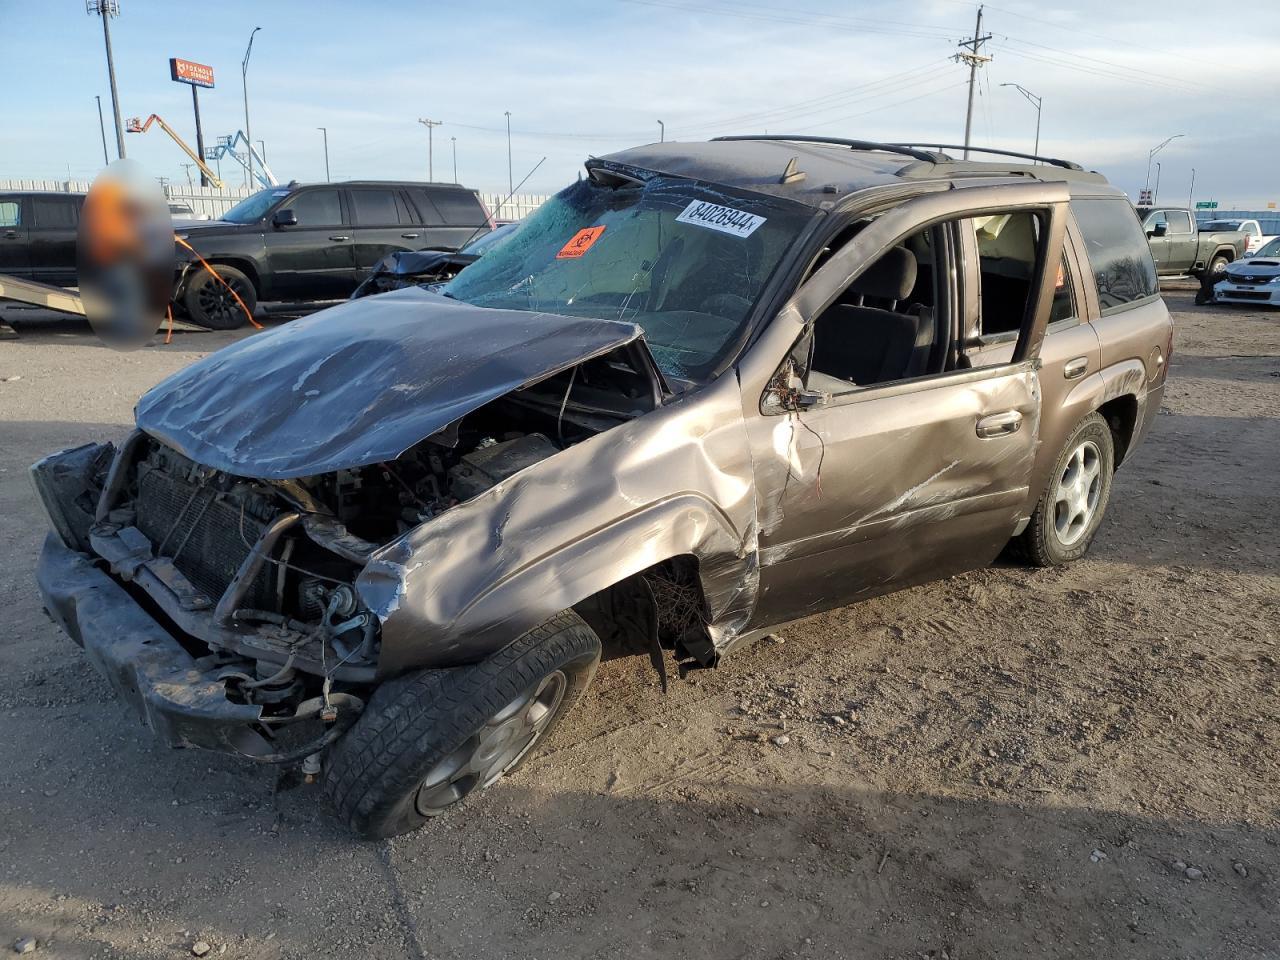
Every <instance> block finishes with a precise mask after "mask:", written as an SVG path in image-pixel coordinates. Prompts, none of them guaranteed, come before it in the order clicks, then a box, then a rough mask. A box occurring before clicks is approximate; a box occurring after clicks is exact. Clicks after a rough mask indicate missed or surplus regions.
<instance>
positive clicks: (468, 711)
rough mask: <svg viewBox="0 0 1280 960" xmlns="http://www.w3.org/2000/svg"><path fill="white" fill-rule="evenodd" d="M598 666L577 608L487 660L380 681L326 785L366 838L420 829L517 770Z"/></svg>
mask: <svg viewBox="0 0 1280 960" xmlns="http://www.w3.org/2000/svg"><path fill="white" fill-rule="evenodd" d="M599 663H600V638H599V637H598V636H596V634H595V631H593V630H592V629H591V628H590V627H589V626H587V624H586V623H585V622H584V621H583V620H582V618H581V617H579V616H578V615H577V614H576V613H574V612H573V611H571V610H570V611H565V612H564V613H561V614H558V615H557V616H555V617H553V618H552V619H551V620H549V621H548V622H547V623H545V624H543V625H542V626H540V627H538V628H537V629H534V630H531V631H529V632H528V633H527V634H525V635H524V636H523V637H521V638H520V639H518V640H516V641H515V642H513V643H511V644H510V645H508V646H506V647H504V648H503V649H502V650H500V651H498V652H497V653H495V654H494V655H493V656H491V657H489V658H488V659H487V660H482V661H481V662H480V663H477V664H473V665H471V666H466V667H454V668H451V669H447V670H422V671H419V672H418V673H414V674H409V675H407V676H404V677H400V678H398V679H396V680H393V681H391V682H389V683H386V684H383V685H382V686H381V687H380V688H379V689H378V690H377V692H375V693H374V695H373V697H372V699H371V700H370V701H369V706H368V707H367V708H366V709H365V711H364V713H363V714H361V716H360V719H359V720H358V721H357V722H356V725H355V726H354V727H352V729H351V730H350V732H348V733H347V734H346V736H344V737H343V738H342V739H341V740H339V741H338V743H337V744H336V745H335V747H334V748H333V751H332V753H331V755H330V757H329V760H328V770H327V772H326V774H325V791H326V792H327V793H328V794H329V797H330V799H331V800H332V801H333V804H334V806H335V807H336V808H337V812H338V815H339V816H340V817H341V818H342V819H343V820H344V821H346V823H347V824H348V825H349V826H350V827H351V829H352V830H353V831H355V832H356V833H357V834H359V835H361V836H363V837H366V838H369V839H377V838H380V837H393V836H396V835H397V834H401V833H408V832H409V831H411V830H416V829H417V828H418V827H420V826H422V825H423V824H424V823H426V821H427V820H428V819H429V818H431V817H434V816H438V815H440V814H442V813H444V812H445V811H446V810H449V809H450V808H452V807H454V806H455V805H457V804H459V803H461V802H462V801H463V800H464V799H465V798H466V797H467V796H468V795H469V794H470V793H472V792H473V791H475V790H482V789H484V788H485V787H487V786H489V785H490V784H491V783H493V782H494V781H495V780H497V779H498V778H499V777H502V776H503V775H504V774H508V773H511V772H512V771H513V770H515V769H516V768H517V767H518V766H519V765H520V764H521V763H522V762H523V761H524V760H525V759H526V758H527V757H528V756H529V755H530V754H531V753H533V751H534V750H535V749H536V748H537V746H538V745H539V744H540V743H541V742H542V741H543V740H544V739H545V738H546V737H547V736H548V735H549V734H550V733H551V731H552V730H553V729H554V728H555V725H556V724H557V723H558V722H559V720H560V718H561V717H563V716H564V715H565V714H566V713H567V712H568V711H569V709H570V707H572V706H573V704H574V703H575V702H577V700H578V699H579V698H580V697H581V696H582V693H583V691H584V690H585V689H586V688H587V685H588V684H590V683H591V678H592V677H593V676H594V675H595V670H596V666H597V665H598V664H599Z"/></svg>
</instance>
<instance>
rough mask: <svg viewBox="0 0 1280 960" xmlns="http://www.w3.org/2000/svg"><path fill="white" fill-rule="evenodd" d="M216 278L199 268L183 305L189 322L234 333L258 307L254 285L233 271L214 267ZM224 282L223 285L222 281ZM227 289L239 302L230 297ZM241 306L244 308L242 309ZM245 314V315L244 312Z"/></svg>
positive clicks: (191, 281) (230, 268) (245, 277)
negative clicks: (234, 294) (233, 292)
mask: <svg viewBox="0 0 1280 960" xmlns="http://www.w3.org/2000/svg"><path fill="white" fill-rule="evenodd" d="M214 269H215V270H217V271H218V277H221V278H222V280H219V279H218V277H215V276H214V275H213V274H212V273H210V272H209V270H208V269H207V268H206V267H201V268H200V269H199V270H198V271H197V272H196V274H195V276H193V277H192V278H191V279H190V280H189V281H188V282H187V289H186V292H185V293H184V294H183V295H182V304H183V306H184V307H186V309H187V313H188V314H189V315H190V317H191V322H192V323H194V324H197V325H198V326H201V327H207V328H208V329H210V330H235V329H237V328H239V327H243V326H244V325H245V323H247V322H248V320H249V317H250V316H252V315H253V311H254V308H256V307H257V305H258V295H257V292H256V291H255V290H254V289H253V282H252V281H251V280H250V279H249V278H248V277H247V276H245V275H244V274H243V273H241V272H240V271H239V270H237V269H236V268H235V267H226V266H215V267H214ZM224 280H225V281H226V282H225V283H223V282H222V281H224ZM228 286H230V287H231V289H232V290H234V291H235V292H236V296H238V297H239V298H240V300H239V301H237V300H236V297H235V296H232V295H231V290H228V289H227V287H228ZM241 303H243V304H244V306H243V307H242V306H241ZM246 310H247V311H248V313H246V312H245V311H246Z"/></svg>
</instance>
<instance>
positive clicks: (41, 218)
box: [32, 197, 80, 230]
mask: <svg viewBox="0 0 1280 960" xmlns="http://www.w3.org/2000/svg"><path fill="white" fill-rule="evenodd" d="M32 207H33V211H34V213H35V221H36V224H35V225H36V226H37V227H52V228H55V229H56V228H59V227H63V228H70V229H73V230H74V229H75V228H76V227H77V226H78V225H79V223H80V207H79V205H78V204H77V203H75V202H74V201H72V200H63V199H61V198H47V197H36V198H35V200H34V202H33V203H32Z"/></svg>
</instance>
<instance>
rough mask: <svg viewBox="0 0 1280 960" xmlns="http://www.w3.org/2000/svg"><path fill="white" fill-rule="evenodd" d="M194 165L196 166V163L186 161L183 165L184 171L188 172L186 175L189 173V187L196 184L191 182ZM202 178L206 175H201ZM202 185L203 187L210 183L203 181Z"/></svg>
mask: <svg viewBox="0 0 1280 960" xmlns="http://www.w3.org/2000/svg"><path fill="white" fill-rule="evenodd" d="M194 166H195V164H194V163H184V164H183V165H182V169H183V172H184V173H186V175H187V186H188V187H194V186H195V184H194V183H192V182H191V168H192V167H194ZM200 179H201V180H203V179H204V177H203V176H201V177H200ZM201 186H202V187H203V186H208V184H205V183H202V184H201Z"/></svg>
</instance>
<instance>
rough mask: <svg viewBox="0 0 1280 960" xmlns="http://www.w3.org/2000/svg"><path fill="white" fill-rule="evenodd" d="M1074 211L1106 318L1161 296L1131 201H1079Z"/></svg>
mask: <svg viewBox="0 0 1280 960" xmlns="http://www.w3.org/2000/svg"><path fill="white" fill-rule="evenodd" d="M1071 210H1072V212H1073V213H1074V214H1075V217H1076V223H1077V224H1078V225H1079V226H1080V233H1081V235H1082V236H1083V237H1084V245H1085V250H1086V251H1087V253H1088V256H1089V266H1090V267H1091V268H1092V269H1093V278H1094V282H1095V283H1097V285H1098V303H1099V305H1100V306H1101V308H1102V313H1103V315H1104V316H1105V315H1106V314H1108V313H1113V312H1114V311H1116V310H1119V309H1120V308H1122V307H1124V306H1126V305H1127V304H1130V303H1134V302H1135V301H1138V300H1143V299H1146V298H1147V297H1153V296H1155V295H1156V293H1158V292H1159V286H1158V284H1157V282H1156V265H1155V262H1154V261H1153V260H1152V259H1151V248H1150V247H1148V246H1147V241H1146V238H1145V237H1144V236H1143V233H1142V225H1141V224H1139V223H1138V217H1137V214H1136V213H1135V212H1134V210H1133V208H1132V207H1131V206H1129V201H1127V200H1123V199H1120V198H1115V199H1110V198H1100V199H1079V198H1078V199H1075V200H1072V201H1071Z"/></svg>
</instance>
